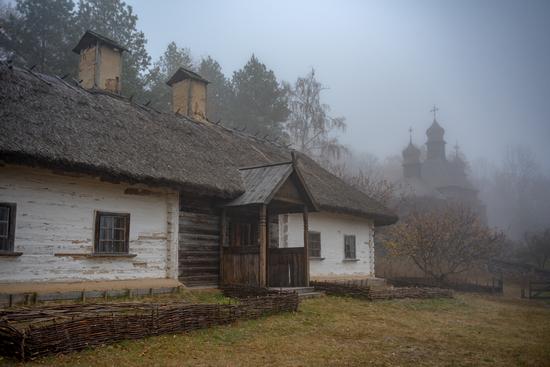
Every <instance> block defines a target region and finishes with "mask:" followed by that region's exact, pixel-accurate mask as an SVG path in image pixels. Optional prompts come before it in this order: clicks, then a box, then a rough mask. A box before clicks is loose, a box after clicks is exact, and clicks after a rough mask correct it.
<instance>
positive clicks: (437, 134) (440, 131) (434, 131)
mask: <svg viewBox="0 0 550 367" xmlns="http://www.w3.org/2000/svg"><path fill="white" fill-rule="evenodd" d="M426 135H427V136H428V141H441V140H443V135H445V129H444V128H442V127H441V125H439V123H438V122H437V120H436V119H435V118H434V120H433V122H432V125H431V126H430V127H429V128H428V130H426Z"/></svg>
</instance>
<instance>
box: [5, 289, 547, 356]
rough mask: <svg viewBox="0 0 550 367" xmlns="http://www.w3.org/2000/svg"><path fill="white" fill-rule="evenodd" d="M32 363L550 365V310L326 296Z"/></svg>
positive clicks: (474, 301) (468, 298)
mask: <svg viewBox="0 0 550 367" xmlns="http://www.w3.org/2000/svg"><path fill="white" fill-rule="evenodd" d="M193 297H199V298H201V297H214V298H216V297H219V296H216V295H215V294H209V295H193ZM221 301H222V302H223V299H221ZM3 362H5V363H6V364H7V365H11V364H12V363H13V362H10V361H5V360H4V361H3ZM29 365H31V366H34V365H37V366H42V365H48V366H94V367H100V366H117V367H122V366H258V365H267V366H364V365H369V366H395V365H399V366H434V365H435V366H550V305H549V304H548V303H542V302H533V301H527V300H509V299H504V298H498V297H489V296H474V295H463V294H459V295H457V297H456V298H455V299H439V300H398V301H383V302H367V301H362V300H355V299H348V298H336V297H324V298H320V299H312V300H307V301H305V302H303V303H302V305H301V306H300V311H299V312H297V313H292V314H284V315H277V316H271V317H267V318H264V319H260V320H252V321H243V322H239V323H236V324H233V325H229V326H221V327H215V328H211V329H207V330H199V331H194V332H191V333H188V334H180V335H164V336H159V337H152V338H147V339H144V340H138V341H123V342H120V343H116V344H113V345H109V346H102V347H98V348H95V349H90V350H85V351H82V352H80V353H71V354H68V355H59V356H52V357H46V358H43V359H40V360H37V361H34V362H32V363H29Z"/></svg>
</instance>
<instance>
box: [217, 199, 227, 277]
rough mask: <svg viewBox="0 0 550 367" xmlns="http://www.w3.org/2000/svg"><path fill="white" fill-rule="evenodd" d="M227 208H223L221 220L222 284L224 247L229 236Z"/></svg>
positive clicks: (220, 270)
mask: <svg viewBox="0 0 550 367" xmlns="http://www.w3.org/2000/svg"><path fill="white" fill-rule="evenodd" d="M226 232H227V210H226V209H225V208H223V209H222V217H221V222H220V269H219V272H220V273H219V275H218V279H219V282H220V284H224V280H225V279H223V247H224V246H225V244H226V236H227V233H226Z"/></svg>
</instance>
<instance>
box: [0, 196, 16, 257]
mask: <svg viewBox="0 0 550 367" xmlns="http://www.w3.org/2000/svg"><path fill="white" fill-rule="evenodd" d="M0 207H4V208H9V210H10V212H9V216H8V236H7V238H6V239H5V243H6V244H0V246H1V247H0V252H2V253H5V254H10V253H13V252H14V249H15V222H16V219H17V204H16V203H4V202H2V203H0ZM0 241H3V240H2V239H0ZM3 247H6V248H5V249H4V248H3Z"/></svg>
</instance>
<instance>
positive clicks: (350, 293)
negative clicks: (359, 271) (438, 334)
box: [310, 282, 453, 301]
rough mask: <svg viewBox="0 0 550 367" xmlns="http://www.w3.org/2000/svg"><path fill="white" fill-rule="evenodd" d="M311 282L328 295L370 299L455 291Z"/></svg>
mask: <svg viewBox="0 0 550 367" xmlns="http://www.w3.org/2000/svg"><path fill="white" fill-rule="evenodd" d="M310 284H311V286H313V287H314V288H315V290H318V291H322V292H325V293H326V294H328V295H333V296H347V297H353V298H361V299H366V300H369V301H374V300H390V299H402V298H421V299H427V298H452V297H453V292H452V291H451V290H450V289H440V288H419V287H410V288H409V287H400V288H375V287H368V286H360V285H355V284H345V283H336V282H310Z"/></svg>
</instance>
